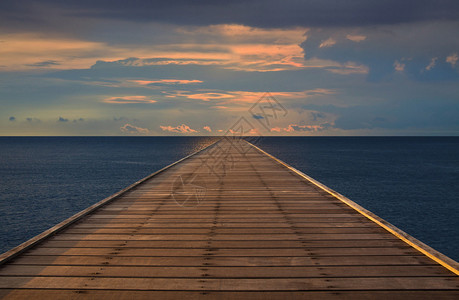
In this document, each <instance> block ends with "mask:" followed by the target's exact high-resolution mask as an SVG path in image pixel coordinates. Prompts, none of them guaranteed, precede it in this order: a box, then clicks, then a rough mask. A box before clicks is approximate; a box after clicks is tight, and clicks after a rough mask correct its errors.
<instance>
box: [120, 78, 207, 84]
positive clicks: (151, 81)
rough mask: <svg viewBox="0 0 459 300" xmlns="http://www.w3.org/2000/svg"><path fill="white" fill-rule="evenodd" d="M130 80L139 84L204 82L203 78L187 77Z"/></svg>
mask: <svg viewBox="0 0 459 300" xmlns="http://www.w3.org/2000/svg"><path fill="white" fill-rule="evenodd" d="M127 81H128V82H133V83H137V84H139V85H149V84H154V83H160V84H192V83H202V82H203V81H201V80H186V79H159V80H127Z"/></svg>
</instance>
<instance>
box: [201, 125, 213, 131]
mask: <svg viewBox="0 0 459 300" xmlns="http://www.w3.org/2000/svg"><path fill="white" fill-rule="evenodd" d="M202 128H203V129H204V130H207V131H208V132H212V129H211V128H210V126H204V127H202Z"/></svg>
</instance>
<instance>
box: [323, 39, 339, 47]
mask: <svg viewBox="0 0 459 300" xmlns="http://www.w3.org/2000/svg"><path fill="white" fill-rule="evenodd" d="M335 44H336V41H335V40H334V39H333V38H328V39H326V40H324V41H322V43H320V45H319V48H326V47H331V46H333V45H335Z"/></svg>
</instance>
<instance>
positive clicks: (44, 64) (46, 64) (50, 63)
mask: <svg viewBox="0 0 459 300" xmlns="http://www.w3.org/2000/svg"><path fill="white" fill-rule="evenodd" d="M58 65H60V63H58V62H57V61H55V60H45V61H40V62H36V63H33V64H26V66H29V67H50V66H58Z"/></svg>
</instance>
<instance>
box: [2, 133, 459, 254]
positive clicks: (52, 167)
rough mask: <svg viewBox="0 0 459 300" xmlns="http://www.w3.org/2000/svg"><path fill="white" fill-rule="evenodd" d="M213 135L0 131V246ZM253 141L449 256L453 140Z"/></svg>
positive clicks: (458, 208) (457, 240)
mask: <svg viewBox="0 0 459 300" xmlns="http://www.w3.org/2000/svg"><path fill="white" fill-rule="evenodd" d="M216 139H217V138H211V137H0V214H1V216H2V217H1V218H0V232H1V236H0V252H4V251H7V250H9V249H11V248H13V247H15V246H17V245H19V244H20V243H22V242H24V241H26V240H27V239H29V238H31V237H33V236H35V235H37V234H39V233H41V232H43V231H44V230H46V229H48V228H50V227H52V226H53V225H55V224H57V223H59V222H61V221H63V220H65V219H66V218H68V217H70V216H72V215H73V214H75V213H77V212H79V211H81V210H83V209H85V208H86V207H88V206H90V205H91V204H93V203H95V202H98V201H100V200H102V199H103V198H105V197H107V196H109V195H111V194H113V193H115V192H117V191H118V190H120V189H122V188H124V187H126V186H128V185H130V184H132V183H134V182H135V181H137V180H139V179H141V178H143V177H145V176H147V175H149V174H151V173H152V172H154V171H156V170H159V169H161V168H163V167H164V166H167V165H168V164H171V163H173V162H175V161H177V160H178V159H180V158H182V157H184V156H186V155H188V154H191V153H193V152H195V151H197V150H199V149H201V148H203V147H205V146H207V145H209V144H210V143H212V142H213V141H215V140H216ZM257 146H259V147H260V148H262V149H264V150H265V151H267V152H268V153H271V154H273V155H274V156H276V157H278V158H279V159H281V160H283V161H285V162H286V163H288V164H290V165H292V166H293V167H295V168H297V169H299V170H301V171H303V172H304V173H306V174H308V175H309V176H311V177H313V178H315V179H316V180H318V181H320V182H322V183H324V184H325V185H327V186H329V187H330V188H332V189H334V190H336V191H337V192H339V193H341V194H343V195H345V196H347V197H348V198H350V199H351V200H353V201H355V202H357V203H358V204H360V205H362V206H363V207H365V208H367V209H369V210H370V211H372V212H374V213H375V214H377V215H378V216H380V217H382V218H384V219H386V220H387V221H389V222H391V223H392V224H394V225H396V226H397V227H399V228H400V229H402V230H404V231H406V232H407V233H409V234H411V235H413V236H414V237H416V238H418V239H420V240H421V241H423V242H424V243H426V244H428V245H430V246H432V247H433V248H434V249H436V250H438V251H440V252H442V253H444V254H446V255H447V256H449V257H451V258H453V259H455V260H457V261H458V260H459V218H458V216H459V197H458V195H459V184H458V183H459V137H265V138H262V139H261V140H259V141H257Z"/></svg>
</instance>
